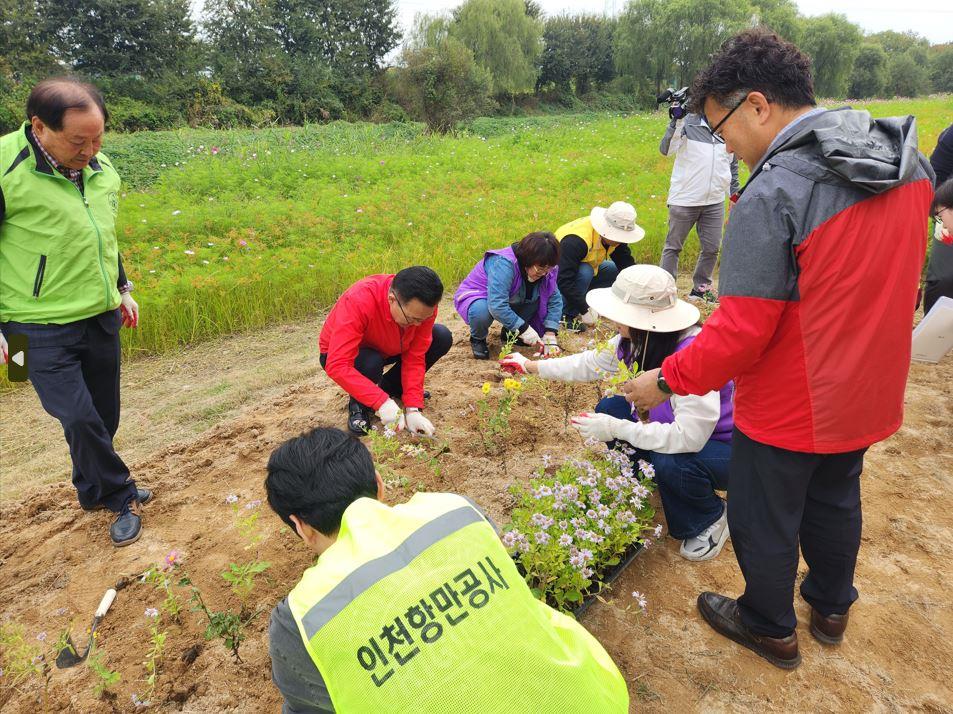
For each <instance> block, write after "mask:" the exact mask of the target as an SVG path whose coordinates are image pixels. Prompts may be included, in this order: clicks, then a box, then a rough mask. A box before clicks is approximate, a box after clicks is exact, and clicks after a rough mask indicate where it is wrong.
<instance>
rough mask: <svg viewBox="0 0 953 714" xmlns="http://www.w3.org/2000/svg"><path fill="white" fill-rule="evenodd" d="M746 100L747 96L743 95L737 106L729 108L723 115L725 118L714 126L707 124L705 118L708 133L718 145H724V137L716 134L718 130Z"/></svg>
mask: <svg viewBox="0 0 953 714" xmlns="http://www.w3.org/2000/svg"><path fill="white" fill-rule="evenodd" d="M747 98H748V95H747V94H746V95H744V96H743V97H742V98H741V100H740V101H739V102H738V103H737V104H735V106H733V107H732V108H731V111H730V112H728V113H727V114H725V116H724V117H723V118H722V120H721V121H720V122H718V123H717V124H715V126H711V124H708V118H707V117H706V118H705V123H706V124H708V131H710V132H711V135H712V136H713V137H714V138H715V140H716V141H718V143H720V144H724V143H725V139H724V137H723V136H722V135H721V134H719V133H718V130H719V129H720V128H721V127H722V126H724V124H725V122H726V121H728V119H729V117H731V115H732V114H734V113H735V112H736V111H737V110H738V107H740V106H741V105H742V104H744V103H745V100H746V99H747Z"/></svg>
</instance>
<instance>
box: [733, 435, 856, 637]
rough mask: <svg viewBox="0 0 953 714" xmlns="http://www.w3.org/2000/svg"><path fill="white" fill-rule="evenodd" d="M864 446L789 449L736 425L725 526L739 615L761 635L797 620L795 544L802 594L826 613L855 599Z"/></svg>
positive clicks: (775, 633) (788, 628)
mask: <svg viewBox="0 0 953 714" xmlns="http://www.w3.org/2000/svg"><path fill="white" fill-rule="evenodd" d="M866 451H867V449H866V448H864V449H859V450H857V451H851V452H849V453H844V454H808V453H801V452H797V451H788V450H786V449H779V448H777V447H774V446H768V445H766V444H762V443H759V442H757V441H754V440H752V439H749V438H748V437H747V436H745V435H744V433H742V432H741V431H740V430H739V429H737V428H735V431H734V435H733V437H732V449H731V464H730V470H729V472H730V474H731V479H730V482H729V486H728V528H729V530H730V532H731V541H732V544H733V547H734V551H735V556H736V557H737V559H738V565H739V566H741V572H742V574H743V575H744V577H745V592H744V594H743V595H742V596H741V597H740V598H738V604H739V606H740V611H741V619H742V620H743V621H744V623H745V624H746V625H747V626H748V628H749V629H750V630H751V631H752V632H754V633H756V634H759V635H766V636H768V637H786V636H788V635H790V634H791V633H792V632H793V631H794V628H795V627H796V625H797V618H796V617H795V614H794V582H795V579H796V577H797V567H798V545H799V544H800V551H801V553H802V554H803V555H804V560H805V562H806V563H807V566H808V568H809V572H808V574H807V577H805V578H804V582H802V583H801V596H802V597H803V598H804V599H805V600H806V601H807V602H808V603H809V604H810V605H811V606H813V607H814V609H816V610H817V611H818V612H820V613H821V614H822V615H824V616H828V615H832V614H842V613H845V612H847V610H848V608H850V606H851V604H852V603H853V602H854V601H855V600H856V599H857V590H856V589H854V566H855V565H856V563H857V551H858V550H859V549H860V531H861V509H860V474H861V471H862V470H863V466H864V453H865V452H866Z"/></svg>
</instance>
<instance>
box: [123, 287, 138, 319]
mask: <svg viewBox="0 0 953 714" xmlns="http://www.w3.org/2000/svg"><path fill="white" fill-rule="evenodd" d="M119 309H120V311H122V326H123V327H136V326H137V325H138V324H139V304H138V303H137V302H136V301H135V300H133V299H132V294H131V293H123V294H122V302H121V303H120V304H119Z"/></svg>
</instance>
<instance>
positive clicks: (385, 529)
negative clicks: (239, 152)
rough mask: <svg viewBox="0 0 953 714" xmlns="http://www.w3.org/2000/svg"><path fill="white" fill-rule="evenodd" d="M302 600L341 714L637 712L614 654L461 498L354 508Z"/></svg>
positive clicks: (301, 612)
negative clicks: (531, 584) (532, 579)
mask: <svg viewBox="0 0 953 714" xmlns="http://www.w3.org/2000/svg"><path fill="white" fill-rule="evenodd" d="M288 604H289V605H290V607H291V612H292V614H293V615H294V618H295V622H296V623H297V625H298V629H299V633H300V634H301V637H302V639H303V641H304V642H305V646H306V648H307V650H308V653H309V654H310V655H311V658H312V660H313V661H314V664H315V666H316V667H317V669H318V670H319V671H320V673H321V675H322V677H323V678H324V681H325V684H326V685H327V687H328V693H329V694H330V697H331V701H332V703H333V704H334V707H335V709H336V710H337V711H340V712H381V711H413V712H440V713H447V714H453V713H455V712H461V713H462V712H477V711H485V712H521V711H526V712H529V711H533V712H543V711H545V712H557V711H558V712H566V713H573V712H580V713H581V712H593V714H595V713H596V712H599V713H602V712H609V713H616V712H618V713H619V714H621V713H622V712H626V711H628V694H627V690H626V686H625V681H624V680H623V678H622V675H621V674H620V673H619V671H618V669H617V668H616V667H615V665H614V664H613V662H612V660H611V659H610V658H609V656H608V655H607V654H606V652H605V650H603V649H602V647H601V646H600V645H599V643H598V642H596V640H595V639H594V638H593V637H592V636H591V635H590V634H589V633H588V632H586V630H585V629H584V628H582V626H581V625H579V623H577V622H575V621H574V620H572V619H571V618H568V617H566V616H565V615H562V614H560V613H558V612H556V611H555V610H552V609H551V608H549V607H547V606H546V605H544V604H543V603H541V602H539V601H538V600H536V599H535V598H533V595H532V593H531V592H530V590H529V588H528V587H527V585H526V583H525V581H524V580H523V579H522V577H521V576H520V574H519V572H518V571H517V569H516V566H515V564H514V563H513V561H512V559H511V558H510V557H509V555H508V554H507V552H506V550H505V549H504V547H503V545H502V543H501V542H500V540H499V537H498V536H497V534H496V532H495V531H494V530H493V528H492V526H490V524H489V523H487V522H486V520H485V519H484V518H483V517H482V515H481V514H480V513H479V512H478V511H477V510H476V509H475V508H474V507H473V506H471V505H469V504H468V503H467V501H466V500H465V499H464V498H462V497H460V496H456V495H454V494H439V493H421V494H416V495H415V496H414V497H413V498H412V499H411V500H410V501H409V502H407V503H405V504H401V505H398V506H395V507H393V508H391V507H388V506H386V505H384V504H382V503H379V502H378V501H375V500H373V499H369V498H362V499H359V500H358V501H356V502H354V503H353V504H351V506H349V507H348V509H347V511H346V512H345V514H344V518H343V519H342V523H341V529H340V531H339V535H338V539H337V541H336V542H335V544H334V545H332V546H331V548H329V549H328V550H327V551H325V553H324V554H322V555H321V557H320V558H319V560H318V562H317V564H316V565H314V566H313V567H312V568H309V569H308V570H307V571H306V572H305V574H304V576H303V577H302V580H301V582H300V583H299V584H298V585H297V586H296V587H295V588H294V590H293V591H292V592H291V594H290V595H289V596H288Z"/></svg>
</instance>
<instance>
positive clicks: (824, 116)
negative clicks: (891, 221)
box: [752, 107, 934, 194]
mask: <svg viewBox="0 0 953 714" xmlns="http://www.w3.org/2000/svg"><path fill="white" fill-rule="evenodd" d="M768 163H778V164H783V165H784V166H785V167H787V168H791V169H792V170H795V171H797V172H798V173H802V174H804V175H806V176H808V177H809V178H812V179H814V180H816V181H821V182H825V181H827V182H830V181H837V180H840V181H844V182H847V183H849V184H851V185H853V186H855V187H857V188H860V189H862V190H865V191H868V192H870V193H872V194H878V193H883V192H884V191H888V190H890V189H892V188H895V187H897V186H899V185H901V184H904V183H906V182H907V181H909V180H910V179H911V178H914V177H916V176H917V175H918V174H919V171H918V168H925V170H926V171H927V172H928V173H929V175H930V176H931V177H933V175H934V174H933V171H932V169H931V168H930V166H929V163H928V162H926V161H925V159H924V158H923V155H922V154H921V153H920V152H919V151H918V149H917V128H916V119H915V118H914V117H913V116H909V115H908V116H902V117H886V118H883V119H874V118H872V117H871V116H870V113H869V112H867V111H863V110H855V109H851V108H849V107H845V108H843V109H832V110H828V111H821V112H818V113H817V114H815V115H813V116H810V117H807V118H806V119H804V120H803V121H801V122H798V123H797V124H795V125H794V126H793V127H790V128H789V129H787V130H783V131H782V132H781V134H779V135H778V138H777V139H775V141H774V143H773V145H772V146H771V147H770V148H769V150H768V152H767V154H765V156H764V158H762V160H761V162H760V163H759V165H758V167H757V169H756V170H755V171H753V172H752V178H754V176H755V174H756V173H758V172H760V171H761V170H762V169H763V167H764V165H765V164H768Z"/></svg>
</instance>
